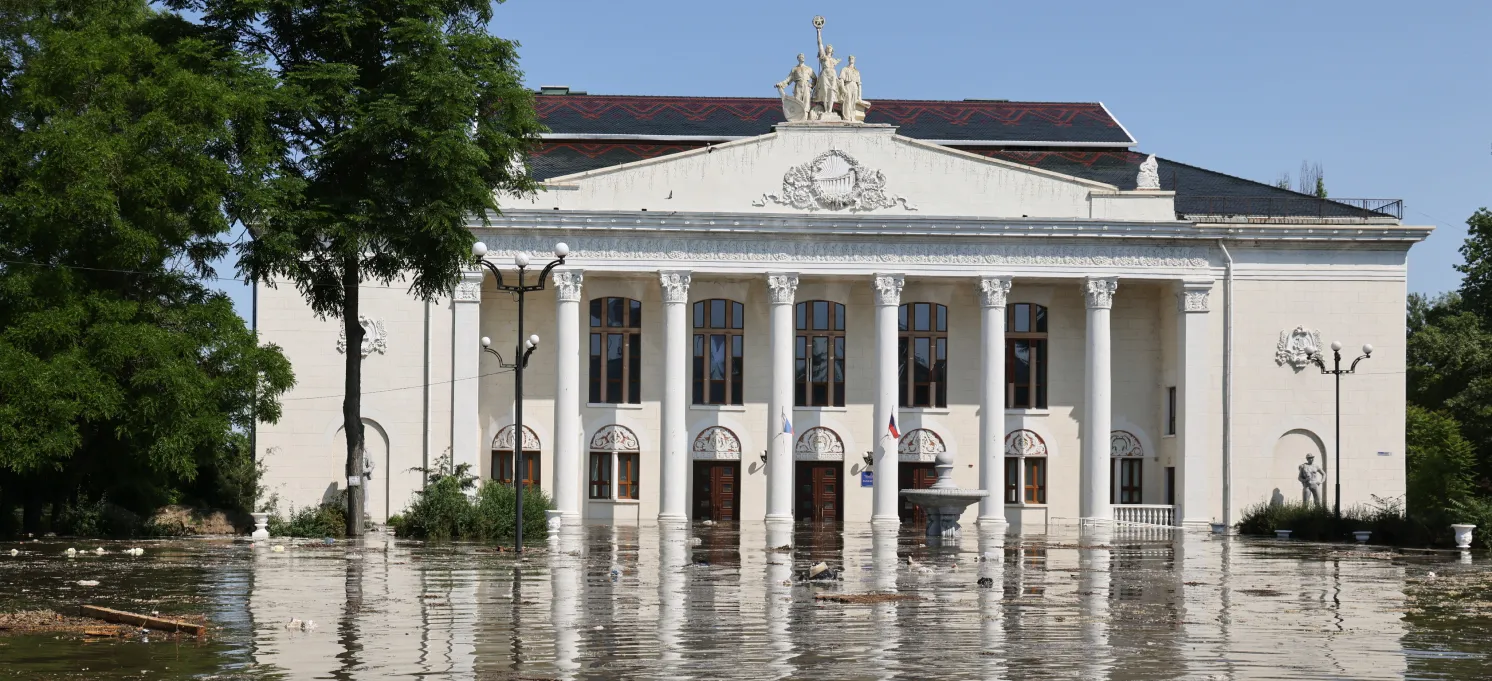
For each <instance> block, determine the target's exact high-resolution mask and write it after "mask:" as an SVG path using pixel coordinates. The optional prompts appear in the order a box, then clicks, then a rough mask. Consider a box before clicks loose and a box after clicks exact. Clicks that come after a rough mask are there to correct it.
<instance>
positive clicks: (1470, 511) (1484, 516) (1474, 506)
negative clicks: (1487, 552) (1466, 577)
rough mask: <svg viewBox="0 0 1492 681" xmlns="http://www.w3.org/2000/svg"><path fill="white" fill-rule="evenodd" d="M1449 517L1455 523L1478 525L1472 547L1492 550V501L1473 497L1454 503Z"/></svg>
mask: <svg viewBox="0 0 1492 681" xmlns="http://www.w3.org/2000/svg"><path fill="white" fill-rule="evenodd" d="M1449 517H1450V520H1451V522H1454V523H1458V524H1459V523H1465V524H1470V525H1476V529H1475V530H1473V531H1472V533H1471V545H1472V547H1474V548H1479V549H1488V548H1492V541H1489V539H1492V499H1489V498H1487V497H1471V498H1467V499H1463V500H1461V501H1457V502H1454V503H1453V504H1451V509H1450V511H1449ZM1448 531H1449V530H1447V532H1448Z"/></svg>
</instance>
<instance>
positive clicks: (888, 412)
mask: <svg viewBox="0 0 1492 681" xmlns="http://www.w3.org/2000/svg"><path fill="white" fill-rule="evenodd" d="M905 283H906V280H905V279H903V278H902V276H901V275H900V274H877V275H875V297H876V367H877V371H876V398H875V423H874V424H873V425H874V433H873V435H872V439H871V441H872V442H874V443H876V445H875V447H876V448H875V487H874V489H873V490H872V493H873V497H872V499H873V503H872V511H871V516H870V519H871V520H872V521H873V522H887V523H900V522H901V519H900V518H899V517H898V516H897V501H898V499H897V495H896V492H897V487H898V482H899V481H898V480H897V479H896V476H897V470H896V468H897V467H896V464H897V459H896V445H897V442H896V440H894V439H892V438H891V435H890V433H889V432H888V430H887V428H888V427H889V426H890V425H891V417H892V416H894V415H895V414H896V409H897V406H898V402H897V392H896V379H897V376H898V375H899V372H898V371H897V361H896V360H897V357H896V348H897V339H898V338H899V334H898V333H897V325H896V321H897V312H898V310H897V308H898V306H899V305H901V287H902V285H903V284H905ZM894 543H895V542H894V541H893V547H892V551H893V555H894V553H895V546H894Z"/></svg>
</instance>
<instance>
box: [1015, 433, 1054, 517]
mask: <svg viewBox="0 0 1492 681" xmlns="http://www.w3.org/2000/svg"><path fill="white" fill-rule="evenodd" d="M1046 455H1047V450H1046V441H1045V440H1042V439H1041V436H1040V435H1037V434H1036V433H1034V432H1032V431H1029V430H1016V431H1011V433H1010V434H1009V435H1006V436H1005V503H1007V504H1021V503H1025V504H1044V503H1046Z"/></svg>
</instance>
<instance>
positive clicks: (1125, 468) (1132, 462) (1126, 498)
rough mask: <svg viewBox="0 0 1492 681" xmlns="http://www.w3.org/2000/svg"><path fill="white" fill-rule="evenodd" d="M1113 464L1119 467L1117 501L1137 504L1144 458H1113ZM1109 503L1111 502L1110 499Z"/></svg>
mask: <svg viewBox="0 0 1492 681" xmlns="http://www.w3.org/2000/svg"><path fill="white" fill-rule="evenodd" d="M1114 461H1115V462H1116V464H1115V465H1117V466H1118V467H1119V471H1118V472H1119V475H1118V476H1116V477H1117V478H1118V480H1119V503H1121V504H1138V503H1143V502H1141V501H1140V498H1141V489H1142V487H1143V483H1142V482H1141V481H1142V480H1144V477H1145V476H1144V471H1145V460H1144V459H1115V460H1114ZM1109 503H1113V500H1112V499H1110V500H1109Z"/></svg>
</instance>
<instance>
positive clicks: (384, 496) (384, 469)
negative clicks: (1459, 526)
mask: <svg viewBox="0 0 1492 681" xmlns="http://www.w3.org/2000/svg"><path fill="white" fill-rule="evenodd" d="M332 442H333V443H335V444H336V446H337V448H338V449H337V451H338V452H340V453H341V454H342V456H340V457H333V458H335V459H336V461H337V476H336V478H333V479H343V480H345V479H346V475H344V474H343V472H344V471H346V470H347V463H346V462H347V429H346V428H338V429H337V434H336V436H335V437H333V438H332ZM363 458H364V460H365V461H367V463H365V464H364V466H363V470H364V471H365V474H364V475H363V476H362V478H363V479H362V486H363V495H364V496H363V515H365V516H367V518H368V519H370V520H372V521H373V522H375V523H378V524H380V525H381V524H383V523H386V522H388V519H389V516H390V515H392V514H394V513H397V512H398V510H399V509H395V508H391V507H390V506H391V505H392V501H391V495H390V494H389V491H390V479H391V477H392V475H393V471H391V470H389V439H388V435H387V434H386V433H384V432H383V426H380V425H378V422H376V421H374V420H373V419H367V418H365V419H363ZM335 501H336V499H325V498H323V499H322V502H323V503H327V502H332V503H335ZM343 505H344V506H345V505H346V504H343Z"/></svg>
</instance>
